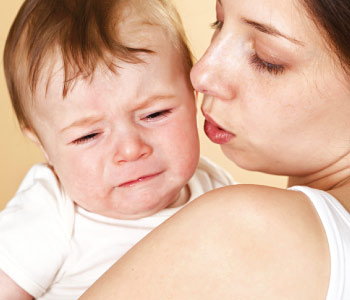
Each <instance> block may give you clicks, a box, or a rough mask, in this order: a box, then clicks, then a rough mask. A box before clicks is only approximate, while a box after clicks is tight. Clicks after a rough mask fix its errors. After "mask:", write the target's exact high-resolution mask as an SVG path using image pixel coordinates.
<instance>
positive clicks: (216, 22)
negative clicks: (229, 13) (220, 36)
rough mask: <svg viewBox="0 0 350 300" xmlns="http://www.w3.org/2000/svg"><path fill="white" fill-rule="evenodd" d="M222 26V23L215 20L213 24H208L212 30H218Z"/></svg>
mask: <svg viewBox="0 0 350 300" xmlns="http://www.w3.org/2000/svg"><path fill="white" fill-rule="evenodd" d="M223 25H224V22H222V21H219V20H216V21H215V22H213V23H211V24H210V27H211V28H212V29H214V30H220V29H221V28H222V26H223Z"/></svg>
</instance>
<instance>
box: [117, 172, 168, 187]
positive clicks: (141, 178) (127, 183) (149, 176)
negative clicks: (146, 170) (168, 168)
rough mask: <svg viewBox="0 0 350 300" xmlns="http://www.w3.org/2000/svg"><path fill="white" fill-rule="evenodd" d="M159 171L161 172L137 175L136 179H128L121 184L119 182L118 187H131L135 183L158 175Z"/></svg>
mask: <svg viewBox="0 0 350 300" xmlns="http://www.w3.org/2000/svg"><path fill="white" fill-rule="evenodd" d="M161 173H162V172H159V173H154V174H149V175H145V176H141V177H139V178H137V179H133V180H130V181H126V182H124V183H122V184H119V185H118V187H121V188H124V187H132V186H135V185H137V184H139V183H143V182H146V181H149V180H152V179H154V178H155V177H157V176H158V175H160V174H161Z"/></svg>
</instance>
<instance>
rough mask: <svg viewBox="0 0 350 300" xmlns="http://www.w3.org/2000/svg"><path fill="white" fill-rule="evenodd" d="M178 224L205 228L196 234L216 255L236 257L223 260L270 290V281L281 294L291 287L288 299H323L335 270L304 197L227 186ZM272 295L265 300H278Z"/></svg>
mask: <svg viewBox="0 0 350 300" xmlns="http://www.w3.org/2000/svg"><path fill="white" fill-rule="evenodd" d="M178 220H180V222H179V221H178V222H177V223H176V224H177V225H176V226H178V224H179V223H180V224H187V223H189V225H188V227H189V228H192V227H195V228H201V230H197V231H199V232H197V231H196V234H198V235H199V236H200V237H202V236H204V237H205V239H206V243H209V244H213V245H215V247H214V248H215V249H216V251H221V252H224V253H233V254H232V255H231V256H230V257H229V258H225V260H224V261H226V262H227V261H229V260H231V262H232V265H233V266H234V267H233V269H235V268H236V266H237V265H239V269H240V270H241V271H242V273H244V274H248V276H252V278H254V280H255V279H256V280H257V281H256V282H255V283H256V284H257V285H258V284H261V282H264V285H265V279H266V277H268V278H270V279H271V282H269V283H271V286H273V289H276V290H278V289H279V288H281V289H282V288H283V289H285V282H289V283H290V285H289V286H288V287H289V288H290V289H288V291H286V294H287V295H288V294H290V295H294V294H293V293H294V292H295V293H296V292H297V291H299V293H297V295H295V296H294V298H293V297H292V298H293V299H311V298H313V299H314V298H315V296H314V295H315V293H316V294H317V295H318V296H319V297H318V298H319V299H321V298H324V295H325V293H326V291H327V288H326V287H327V285H328V282H329V266H330V256H329V249H328V242H327V237H326V235H325V232H324V228H323V226H322V224H321V222H320V219H319V217H318V215H317V211H316V210H315V208H314V207H313V205H312V203H311V201H310V200H309V199H308V198H307V196H305V194H303V193H302V192H299V191H293V190H287V189H279V188H273V187H267V186H260V185H248V184H247V185H235V186H228V187H223V188H220V189H216V190H213V191H211V192H209V193H206V194H205V195H203V196H201V197H199V198H198V199H196V200H194V202H192V203H190V204H189V205H188V206H187V207H185V208H184V209H183V210H182V212H180V214H179V218H178ZM174 221H175V219H174ZM193 236H196V235H193ZM212 237H213V238H212ZM210 238H212V239H213V240H210ZM206 245H207V244H206ZM218 249H219V250H218ZM287 270H288V271H287ZM252 280H253V279H252ZM306 282H308V283H307V284H306ZM300 285H303V287H302V288H300V289H294V288H293V286H294V287H295V286H300ZM304 285H305V287H304ZM320 286H321V287H325V288H324V289H320ZM273 289H272V290H271V291H273ZM293 291H294V292H293ZM264 292H266V291H265V290H264ZM272 294H273V293H272ZM272 294H271V297H270V294H269V296H267V297H265V298H264V299H276V298H274V297H273V296H272ZM273 295H274V294H273ZM300 295H304V296H305V295H306V297H300ZM312 295H313V296H312ZM318 298H317V299H318Z"/></svg>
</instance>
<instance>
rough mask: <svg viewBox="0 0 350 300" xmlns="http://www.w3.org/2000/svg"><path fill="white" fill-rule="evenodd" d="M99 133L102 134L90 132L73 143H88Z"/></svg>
mask: <svg viewBox="0 0 350 300" xmlns="http://www.w3.org/2000/svg"><path fill="white" fill-rule="evenodd" d="M99 135H100V133H97V132H95V133H90V134H87V135H84V136H82V137H80V138H78V139H76V140H74V141H73V142H72V144H74V145H80V144H84V143H87V142H90V141H92V140H94V139H96V138H97V137H98V136H99Z"/></svg>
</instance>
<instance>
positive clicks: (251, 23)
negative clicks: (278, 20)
mask: <svg viewBox="0 0 350 300" xmlns="http://www.w3.org/2000/svg"><path fill="white" fill-rule="evenodd" d="M241 20H242V21H243V22H244V23H245V24H247V25H249V26H252V27H254V28H255V29H256V30H259V31H260V32H263V33H266V34H270V35H273V36H279V37H283V38H285V39H287V40H289V41H290V42H292V43H294V44H296V45H298V46H305V44H304V43H303V42H301V41H299V40H297V39H295V38H292V37H289V36H287V35H285V34H283V33H282V32H280V31H279V30H277V29H276V28H275V27H273V26H271V25H267V24H262V23H258V22H255V21H252V20H248V19H246V18H242V19H241Z"/></svg>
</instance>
